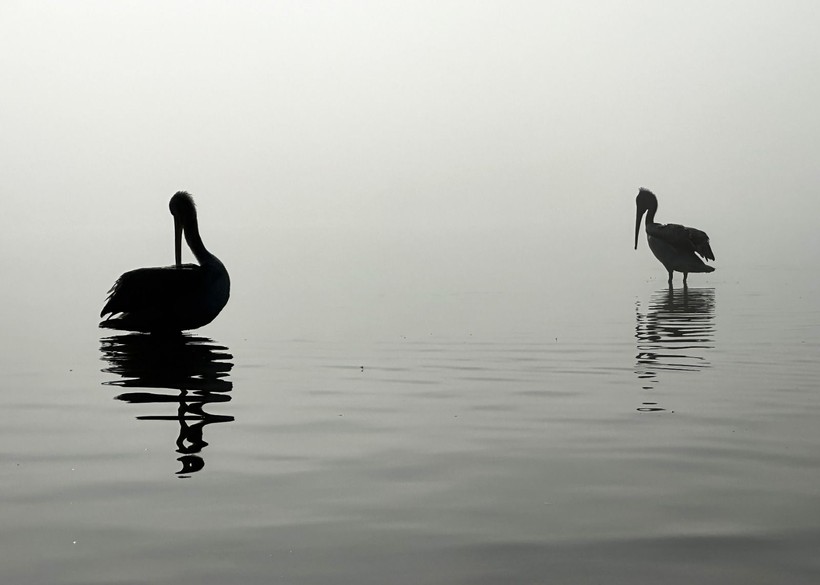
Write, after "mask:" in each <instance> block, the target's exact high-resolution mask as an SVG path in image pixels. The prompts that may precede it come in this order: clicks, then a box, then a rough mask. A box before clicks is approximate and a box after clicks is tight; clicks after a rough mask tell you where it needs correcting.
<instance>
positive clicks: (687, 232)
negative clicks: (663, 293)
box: [635, 189, 715, 286]
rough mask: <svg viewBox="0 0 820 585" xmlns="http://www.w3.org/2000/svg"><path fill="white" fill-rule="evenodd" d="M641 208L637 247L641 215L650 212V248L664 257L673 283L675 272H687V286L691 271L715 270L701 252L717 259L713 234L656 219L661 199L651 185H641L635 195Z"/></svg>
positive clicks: (648, 238) (648, 220)
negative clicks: (673, 273)
mask: <svg viewBox="0 0 820 585" xmlns="http://www.w3.org/2000/svg"><path fill="white" fill-rule="evenodd" d="M635 203H636V204H637V206H638V212H637V215H636V216H635V249H636V250H637V249H638V234H639V233H640V231H641V217H643V214H644V213H646V239H647V241H648V242H649V249H650V250H652V253H653V254H655V258H657V259H658V260H660V262H661V264H663V265H664V267H665V268H666V270H667V272H669V284H670V285H671V284H672V272H673V271H675V270H677V271H678V272H683V285H684V286H686V277H687V276H689V273H690V272H713V271H714V270H715V269H714V268H712V267H711V266H707V265H706V264H705V263H704V262H703V260H701V259H700V258H698V256H697V255H696V253H697V254H700V255H701V256H702V257H703V258H704V260H714V259H715V255H714V254H713V253H712V248H711V247H710V246H709V236H707V235H706V233H705V232H702V231H700V230H698V229H695V228H690V227H686V226H682V225H678V224H675V223H668V224H666V225H664V224H661V223H655V212H656V211H658V199H657V197H655V194H654V193H652V191H650V190H649V189H640V190H639V191H638V197H637V198H636V199H635Z"/></svg>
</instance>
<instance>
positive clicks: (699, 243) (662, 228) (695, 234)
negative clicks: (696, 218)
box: [647, 223, 715, 260]
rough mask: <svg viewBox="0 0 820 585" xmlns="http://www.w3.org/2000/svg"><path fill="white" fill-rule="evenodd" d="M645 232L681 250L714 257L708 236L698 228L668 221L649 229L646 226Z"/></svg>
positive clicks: (709, 258) (708, 258) (708, 257)
mask: <svg viewBox="0 0 820 585" xmlns="http://www.w3.org/2000/svg"><path fill="white" fill-rule="evenodd" d="M647 233H649V235H651V236H652V237H655V238H658V239H661V240H663V241H665V242H666V243H668V244H671V245H672V246H675V247H676V248H679V249H681V250H688V251H690V252H696V253H698V254H700V255H701V256H703V258H705V259H706V260H714V259H715V254H714V253H713V252H712V247H711V246H710V245H709V236H707V235H706V232H703V231H701V230H699V229H696V228H691V227H686V226H683V225H679V224H676V223H668V224H666V225H660V224H654V225H653V226H652V228H651V230H650V228H649V226H647Z"/></svg>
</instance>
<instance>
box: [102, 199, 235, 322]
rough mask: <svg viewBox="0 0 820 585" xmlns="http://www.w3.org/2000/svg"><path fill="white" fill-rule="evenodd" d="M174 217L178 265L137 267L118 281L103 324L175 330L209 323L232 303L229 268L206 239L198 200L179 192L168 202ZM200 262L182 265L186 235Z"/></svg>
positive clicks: (113, 288) (110, 294) (105, 311)
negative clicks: (183, 239)
mask: <svg viewBox="0 0 820 585" xmlns="http://www.w3.org/2000/svg"><path fill="white" fill-rule="evenodd" d="M168 206H169V208H170V209H171V215H173V216H174V254H175V260H176V264H175V265H174V266H164V267H161V268H137V269H136V270H131V271H130V272H126V273H125V274H123V275H122V276H120V277H119V278H118V279H117V282H115V283H114V286H112V287H111V290H110V291H108V292H109V294H108V300H107V301H106V303H105V306H104V307H103V309H102V311H101V312H100V317H103V316H105V315H108V316H107V317H106V318H105V319H104V320H103V321H102V322H101V323H100V327H107V328H109V329H121V330H125V331H142V332H145V333H172V332H179V331H184V330H187V329H196V328H198V327H202V326H203V325H207V324H208V323H210V322H211V321H213V320H214V318H215V317H216V316H217V315H219V312H220V311H221V310H222V308H223V307H224V306H225V305H226V304H227V302H228V297H229V296H230V292H231V280H230V278H229V277H228V271H227V270H225V266H224V265H223V264H222V262H220V261H219V258H217V257H216V256H214V255H213V254H211V253H210V252H209V251H208V250H207V249H206V248H205V245H204V244H203V243H202V238H201V237H200V235H199V225H198V223H197V219H196V207H195V206H194V199H193V197H191V196H190V195H189V194H188V193H186V192H185V191H179V192H178V193H176V194H175V195H174V196H173V197H171V202H170V203H169V204H168ZM183 233H185V241H186V242H188V247H189V248H191V252H193V253H194V256H195V257H196V259H197V260H198V261H199V265H198V266H197V265H196V264H182V234H183Z"/></svg>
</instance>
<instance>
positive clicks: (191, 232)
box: [182, 216, 218, 266]
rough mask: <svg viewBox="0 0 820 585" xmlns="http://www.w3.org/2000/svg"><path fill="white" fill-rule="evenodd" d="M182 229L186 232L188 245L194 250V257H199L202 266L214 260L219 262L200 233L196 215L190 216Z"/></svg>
mask: <svg viewBox="0 0 820 585" xmlns="http://www.w3.org/2000/svg"><path fill="white" fill-rule="evenodd" d="M182 231H183V232H184V233H185V241H186V242H187V244H188V247H189V248H190V249H191V252H193V254H194V257H195V258H196V259H197V261H198V262H199V264H200V266H205V265H206V264H212V263H213V262H214V261H217V262H218V260H217V258H216V256H214V255H213V254H211V253H210V252H209V251H208V249H207V248H206V247H205V244H204V243H203V242H202V236H200V235H199V224H198V222H197V220H196V216H193V217H191V218H189V220H188V221H186V222H185V223H184V224H183V226H182Z"/></svg>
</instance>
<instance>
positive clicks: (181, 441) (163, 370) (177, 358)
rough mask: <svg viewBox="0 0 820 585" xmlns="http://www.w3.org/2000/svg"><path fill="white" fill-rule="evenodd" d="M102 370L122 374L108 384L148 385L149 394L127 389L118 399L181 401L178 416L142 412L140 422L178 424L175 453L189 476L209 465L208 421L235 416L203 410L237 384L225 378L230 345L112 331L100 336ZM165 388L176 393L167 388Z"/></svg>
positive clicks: (225, 398) (182, 472)
mask: <svg viewBox="0 0 820 585" xmlns="http://www.w3.org/2000/svg"><path fill="white" fill-rule="evenodd" d="M100 343H101V347H100V350H101V351H102V354H103V359H104V360H105V361H107V362H108V364H109V366H108V367H107V368H104V370H103V371H105V372H110V373H113V374H118V375H120V376H121V377H122V378H123V379H122V380H115V381H111V382H105V383H104V384H107V385H111V386H121V387H124V388H147V389H149V390H150V391H145V392H126V393H125V394H120V395H119V396H117V399H118V400H122V401H124V402H129V403H138V404H166V403H172V404H176V405H177V409H176V414H160V415H150V416H139V417H137V418H138V419H140V420H172V421H177V423H178V424H179V437H178V438H177V441H176V447H177V448H176V452H177V453H179V454H180V455H181V457H179V458H178V459H177V460H178V461H179V462H180V463H182V469H181V470H180V471H178V472H177V475H179V476H181V477H189V476H190V474H192V473H195V472H197V471H199V470H200V469H202V468H203V467H204V466H205V461H204V460H203V458H202V456H201V451H202V449H203V448H204V447H206V446H207V445H208V443H206V442H205V440H204V439H203V438H202V433H203V431H204V429H205V426H206V425H209V424H211V423H219V422H230V421H232V420H233V417H232V416H225V415H215V414H209V413H207V412H205V407H206V406H207V405H208V404H211V403H214V402H229V401H230V399H231V396H230V394H229V392H230V391H231V389H232V388H233V384H232V383H231V382H230V381H229V380H226V379H225V378H226V377H227V375H228V373H229V372H230V371H231V368H233V364H232V363H231V362H230V361H228V360H230V359H233V356H232V355H231V354H230V353H228V352H227V349H228V348H226V347H223V346H221V345H216V344H215V343H214V342H213V341H212V340H210V339H208V338H206V337H198V336H191V335H181V334H180V335H173V336H157V335H148V334H143V333H130V334H126V335H114V336H112V337H105V338H103V339H101V340H100ZM164 389H168V390H173V391H174V392H164V391H163V390H164Z"/></svg>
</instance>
